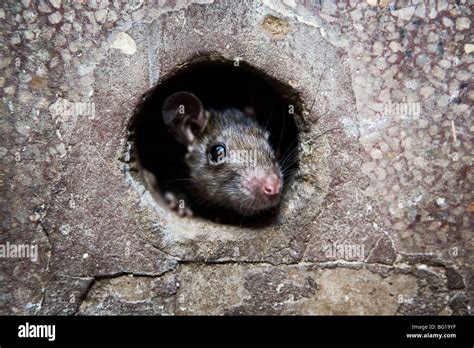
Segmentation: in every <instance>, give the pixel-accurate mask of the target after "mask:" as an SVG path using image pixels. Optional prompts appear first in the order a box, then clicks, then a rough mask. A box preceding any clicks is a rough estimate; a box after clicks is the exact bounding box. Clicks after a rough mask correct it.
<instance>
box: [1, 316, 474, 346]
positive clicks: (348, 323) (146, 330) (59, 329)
mask: <svg viewBox="0 0 474 348" xmlns="http://www.w3.org/2000/svg"><path fill="white" fill-rule="evenodd" d="M26 323H28V325H29V328H30V329H31V325H55V337H54V338H55V339H54V341H49V340H48V338H47V337H43V338H31V337H27V338H25V337H19V331H20V329H19V328H20V325H24V326H23V334H25V332H26ZM452 325H454V326H452ZM473 328H474V325H473V320H472V317H468V316H465V317H461V316H452V317H439V316H436V317H434V316H423V317H421V316H420V317H400V316H399V317H394V316H378V317H375V316H370V317H354V316H345V317H336V316H332V317H319V316H313V317H259V316H257V317H143V316H140V317H125V316H114V317H83V316H74V317H52V316H35V317H33V316H3V317H0V332H1V336H0V346H1V348H4V347H7V348H8V347H10V346H15V345H21V346H25V345H34V346H38V344H41V345H56V346H57V345H59V344H62V345H64V344H86V343H87V344H89V345H90V344H99V345H110V344H113V345H119V344H130V345H132V346H138V345H143V344H152V345H154V346H165V345H167V344H173V345H176V344H185V345H186V344H187V345H192V346H196V345H199V344H205V345H209V344H220V345H223V344H230V343H233V344H247V345H248V344H257V345H262V344H283V345H288V346H292V347H293V346H297V345H302V344H306V345H307V344H309V345H310V346H315V344H316V345H317V346H320V345H321V344H324V345H328V344H329V345H341V344H343V345H351V346H354V345H367V344H376V345H379V346H380V345H381V344H391V345H397V346H398V345H400V344H403V345H404V346H405V345H406V344H408V345H415V346H430V347H433V346H440V345H447V346H449V347H472V346H473V345H472V344H473V343H474V337H473V334H472V332H473ZM30 332H33V333H35V332H36V331H30ZM407 334H421V335H422V336H423V335H426V336H428V335H433V334H436V335H438V334H441V335H444V334H449V335H452V334H455V336H456V337H441V338H434V337H433V336H431V337H421V338H408V337H407Z"/></svg>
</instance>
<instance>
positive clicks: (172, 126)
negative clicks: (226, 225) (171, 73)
mask: <svg viewBox="0 0 474 348" xmlns="http://www.w3.org/2000/svg"><path fill="white" fill-rule="evenodd" d="M162 117H163V121H164V123H165V125H166V126H167V128H168V131H169V132H170V133H171V134H172V135H173V136H174V138H175V139H176V141H178V142H179V143H181V144H183V145H184V146H186V148H187V152H186V155H185V158H184V162H185V165H186V166H187V167H188V170H189V176H190V177H189V183H190V185H189V186H190V189H189V194H190V195H192V196H193V197H195V198H196V200H198V201H200V202H203V204H204V205H205V206H207V207H210V208H216V207H223V208H225V209H228V210H230V211H233V212H234V213H237V214H239V215H241V216H254V215H258V214H259V213H262V212H265V211H268V210H269V209H271V208H274V207H276V206H277V205H278V204H279V202H280V200H281V195H282V188H283V174H282V169H281V167H280V164H279V162H278V159H277V156H276V153H275V151H274V149H273V148H272V146H271V144H270V142H269V137H270V133H269V132H268V131H267V130H266V129H265V128H263V127H262V126H261V125H260V124H259V123H258V122H257V120H256V118H255V114H254V112H252V111H251V109H250V108H245V109H243V110H240V109H238V108H225V109H222V110H214V109H204V107H203V104H202V102H201V100H200V99H199V98H198V97H197V96H195V95H194V94H192V93H189V92H184V91H181V92H177V93H174V94H172V95H170V96H169V97H168V98H167V99H166V100H165V101H164V103H163V106H162ZM164 198H165V200H166V202H167V203H168V205H169V206H170V208H172V209H173V210H176V211H177V212H178V214H179V215H181V216H183V215H187V216H191V215H192V211H191V210H190V208H189V207H187V206H186V205H185V204H184V205H183V204H178V200H177V198H176V197H175V196H174V194H172V193H170V192H166V193H165V195H164Z"/></svg>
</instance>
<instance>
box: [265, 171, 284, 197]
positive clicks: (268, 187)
mask: <svg viewBox="0 0 474 348" xmlns="http://www.w3.org/2000/svg"><path fill="white" fill-rule="evenodd" d="M262 190H263V192H264V193H265V195H267V196H276V195H278V194H279V193H280V190H281V180H280V178H278V177H277V176H276V175H274V174H273V175H270V176H267V177H266V178H265V180H264V181H263V185H262Z"/></svg>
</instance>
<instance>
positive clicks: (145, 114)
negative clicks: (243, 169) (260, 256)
mask: <svg viewBox="0 0 474 348" xmlns="http://www.w3.org/2000/svg"><path fill="white" fill-rule="evenodd" d="M179 91H187V92H191V93H193V94H195V95H196V96H197V97H198V98H200V100H201V101H202V103H203V106H204V108H205V109H209V108H213V109H217V110H222V109H224V108H228V107H235V108H238V109H241V110H243V109H244V108H245V107H252V108H253V109H254V110H255V112H256V117H257V121H258V122H259V124H260V125H262V127H266V128H267V129H268V130H269V131H270V134H271V135H270V139H269V141H270V143H271V145H272V146H273V148H274V149H275V151H276V152H277V158H280V160H281V158H282V157H283V156H285V155H289V154H291V153H294V154H295V160H294V162H293V163H292V164H291V165H290V166H289V167H288V169H287V170H286V172H287V174H286V176H285V177H284V189H283V195H284V194H285V187H287V186H288V182H289V180H290V179H291V173H294V172H295V170H296V168H297V166H298V163H297V154H296V148H297V146H298V131H297V127H296V124H295V121H294V119H293V116H294V115H293V112H292V109H294V114H297V113H299V111H300V103H299V99H298V94H297V93H296V92H295V91H294V90H293V89H292V88H290V87H289V86H286V85H283V84H282V83H280V82H278V81H276V80H275V79H273V78H271V77H269V76H267V75H266V74H264V73H262V72H260V71H258V70H256V69H255V68H253V67H252V66H250V65H248V64H246V63H244V62H242V61H240V62H239V66H238V67H237V66H235V65H234V62H233V61H222V60H220V61H215V60H214V61H211V60H208V59H202V57H201V58H200V59H197V60H195V61H194V62H193V61H192V62H191V63H189V64H187V65H186V66H185V67H184V68H181V69H179V70H178V71H177V72H175V73H174V74H173V75H171V76H168V77H167V78H166V79H164V80H163V81H160V82H159V83H158V84H157V86H156V87H154V88H153V89H151V90H150V91H149V92H147V93H146V94H145V95H144V96H143V100H142V102H141V103H140V104H139V105H138V106H137V108H136V111H135V116H134V118H133V122H132V124H131V127H130V131H131V137H132V140H133V141H134V144H135V146H134V156H135V159H136V160H137V162H138V164H139V165H138V168H141V169H142V170H143V169H145V170H147V171H149V172H151V173H153V174H154V176H155V177H156V185H155V187H152V188H150V189H152V190H156V191H157V192H159V193H160V194H163V193H164V192H167V191H170V192H173V193H175V194H177V195H178V196H179V195H180V194H181V193H186V191H187V186H188V185H189V184H190V183H189V181H188V180H187V178H189V173H188V170H187V168H186V165H185V163H184V156H185V154H186V148H185V146H183V145H181V144H180V143H178V142H177V141H176V140H175V139H174V137H173V136H172V135H171V134H170V133H169V132H168V130H167V128H166V126H165V124H164V122H163V119H162V116H161V108H162V105H163V103H164V101H165V100H166V98H167V97H169V96H170V95H171V94H173V93H175V92H179ZM293 150H294V151H293ZM186 204H189V205H190V206H191V208H192V210H193V214H194V215H195V216H200V217H204V218H207V219H211V220H213V221H217V222H220V223H226V224H234V225H247V226H256V227H258V226H264V225H268V224H271V223H272V221H273V220H274V218H275V216H276V214H277V211H278V207H277V208H274V209H272V210H270V211H267V212H265V213H262V214H260V215H258V216H253V217H243V216H238V215H236V214H235V213H234V212H232V211H228V210H227V209H226V207H225V206H222V207H219V208H215V207H214V208H213V209H205V208H203V207H200V205H199V202H198V201H192V200H191V201H189V199H188V201H186Z"/></svg>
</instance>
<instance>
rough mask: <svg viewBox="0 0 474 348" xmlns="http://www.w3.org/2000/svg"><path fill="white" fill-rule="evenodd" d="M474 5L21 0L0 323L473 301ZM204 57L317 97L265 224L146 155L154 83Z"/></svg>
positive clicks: (12, 66)
mask: <svg viewBox="0 0 474 348" xmlns="http://www.w3.org/2000/svg"><path fill="white" fill-rule="evenodd" d="M468 3H469V1H467V0H460V1H449V2H448V1H422V0H412V1H393V2H391V1H388V0H380V1H377V0H371V1H369V0H367V1H352V0H351V1H344V2H342V1H341V2H337V3H335V2H331V1H327V0H324V1H298V0H286V1H276V0H275V1H270V0H263V1H244V0H237V1H230V0H229V1H218V0H216V1H213V0H202V1H181V0H176V1H164V0H163V1H162V0H159V1H158V0H156V1H152V0H129V1H126V0H95V1H93V0H63V1H61V0H38V1H33V0H31V1H30V0H21V1H18V0H7V1H2V2H1V4H0V31H1V32H0V41H1V43H2V46H1V48H0V52H1V53H0V72H1V76H0V91H1V93H0V96H1V103H0V111H1V118H0V134H1V137H0V168H1V176H0V179H1V180H0V185H1V189H0V190H1V191H0V192H1V195H0V197H1V198H0V199H1V210H0V221H1V234H0V246H1V248H0V256H1V257H2V259H1V260H0V314H63V315H73V314H94V315H95V314H185V315H193V314H218V315H220V314H276V315H278V314H400V315H406V314H463V315H466V314H469V313H470V312H471V311H472V309H471V306H472V303H473V297H472V296H473V291H472V289H473V286H474V284H473V281H474V276H473V270H472V267H473V256H474V254H473V247H474V246H473V232H472V231H473V213H474V197H473V192H474V190H473V178H472V172H471V168H472V161H473V148H472V147H473V141H472V131H473V116H472V104H473V100H474V91H473V89H472V88H473V82H472V74H473V68H474V43H473V41H474V35H473V32H474V31H473V30H472V18H473V15H472V3H471V5H469V4H468ZM203 52H208V53H209V52H211V53H213V54H218V55H219V56H221V57H224V58H226V59H230V60H234V59H237V58H239V59H241V60H243V61H245V62H247V63H249V64H251V65H253V66H254V67H256V68H258V69H261V70H262V71H265V72H266V73H267V74H269V75H271V76H273V77H275V78H276V79H278V80H280V81H281V82H282V83H285V84H287V85H289V86H291V87H292V88H294V89H296V90H298V91H299V92H300V96H301V98H302V100H303V102H304V105H302V112H301V115H298V116H296V123H297V125H298V127H299V128H300V136H301V139H300V144H299V158H300V171H299V172H298V174H297V176H296V178H295V181H294V182H293V183H292V185H291V187H290V188H289V190H288V194H287V195H286V196H285V198H284V200H283V202H282V209H281V212H280V214H279V216H278V217H277V219H276V222H275V223H274V224H272V225H270V226H266V227H265V228H262V229H260V230H258V229H257V230H256V229H250V228H240V227H238V226H224V225H219V224H217V223H211V222H209V221H203V220H199V219H195V218H179V217H177V216H176V215H175V214H174V213H173V212H171V211H169V210H167V209H166V207H164V206H163V205H162V204H161V203H160V202H157V201H156V200H155V199H154V198H153V196H152V195H151V194H150V192H149V190H148V188H147V186H146V185H145V184H144V182H143V180H142V178H141V176H140V173H137V172H136V171H134V168H133V167H134V163H133V156H130V154H131V152H130V151H131V148H133V144H130V143H129V142H128V139H129V138H128V134H127V130H128V126H129V124H130V121H131V119H132V115H133V110H134V107H135V105H136V104H137V102H138V101H139V100H140V96H141V95H142V94H143V93H144V92H146V91H147V90H148V89H149V88H151V87H152V86H154V85H155V83H157V82H158V81H159V79H160V78H161V77H162V76H166V75H167V74H169V73H170V72H172V71H173V69H175V68H176V66H178V65H182V64H186V62H187V61H188V60H189V59H190V58H192V57H194V56H195V55H196V54H199V53H203ZM333 127H337V128H338V130H337V131H334V132H331V133H328V134H326V135H325V136H321V137H318V136H317V135H318V134H321V133H322V132H324V131H325V130H327V129H329V128H333ZM20 251H21V252H20Z"/></svg>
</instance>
